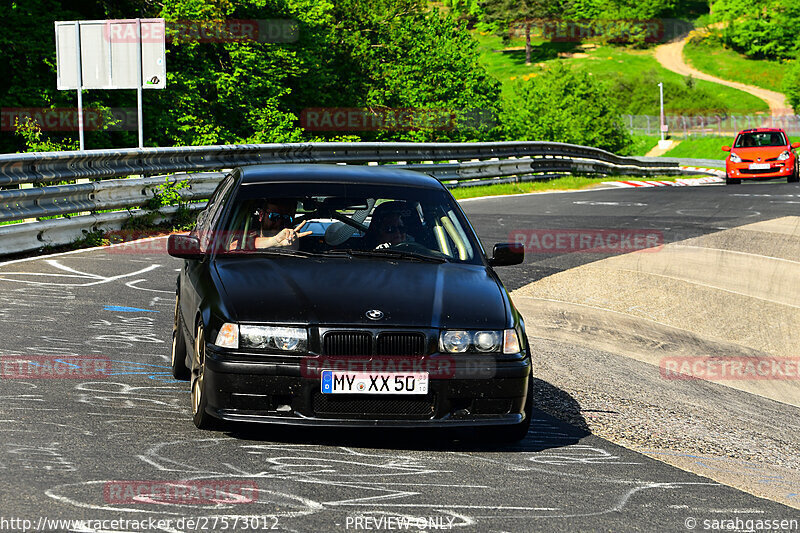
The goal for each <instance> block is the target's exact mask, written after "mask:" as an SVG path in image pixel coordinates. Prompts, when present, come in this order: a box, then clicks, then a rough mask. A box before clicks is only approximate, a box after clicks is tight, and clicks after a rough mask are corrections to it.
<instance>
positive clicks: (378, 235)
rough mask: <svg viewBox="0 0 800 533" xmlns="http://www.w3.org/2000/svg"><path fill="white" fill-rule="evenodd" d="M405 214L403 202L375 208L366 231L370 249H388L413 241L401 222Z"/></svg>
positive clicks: (387, 203) (405, 208)
mask: <svg viewBox="0 0 800 533" xmlns="http://www.w3.org/2000/svg"><path fill="white" fill-rule="evenodd" d="M407 213H408V206H407V205H406V203H405V202H399V201H395V202H386V203H383V204H381V205H379V206H378V207H376V208H375V211H373V212H372V221H371V222H370V224H369V231H368V233H369V238H370V239H371V243H372V244H371V245H372V247H377V248H388V247H390V246H395V245H397V244H401V243H404V242H409V241H413V240H414V239H412V238H411V237H410V236H409V235H408V234H407V233H406V232H407V231H408V228H407V227H406V225H405V222H404V220H403V219H404V215H405V214H407Z"/></svg>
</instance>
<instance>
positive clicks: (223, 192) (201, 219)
mask: <svg viewBox="0 0 800 533" xmlns="http://www.w3.org/2000/svg"><path fill="white" fill-rule="evenodd" d="M234 181H235V178H234V175H233V174H231V175H228V176H227V177H226V178H225V179H224V180H223V181H222V183H220V184H219V186H217V189H216V190H215V191H214V194H212V195H211V199H209V201H208V205H207V206H206V208H205V209H203V211H202V212H201V213H200V214H199V215H198V216H197V225H196V226H195V229H194V232H195V233H196V235H197V238H198V239H200V249H201V250H205V249H206V248H208V245H209V243H210V242H211V238H212V237H213V233H212V230H213V229H214V226H215V224H216V222H217V220H218V219H219V216H220V214H221V213H222V211H223V210H224V209H223V207H224V206H225V199H226V198H227V196H228V193H230V191H231V190H232V189H233V183H234Z"/></svg>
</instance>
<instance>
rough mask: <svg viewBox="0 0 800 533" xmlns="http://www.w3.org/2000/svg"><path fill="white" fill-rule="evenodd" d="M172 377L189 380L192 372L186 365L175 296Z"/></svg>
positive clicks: (184, 340)
mask: <svg viewBox="0 0 800 533" xmlns="http://www.w3.org/2000/svg"><path fill="white" fill-rule="evenodd" d="M171 363H172V377H174V378H175V379H179V380H181V381H189V378H190V377H191V375H192V373H191V371H190V370H189V369H188V368H187V367H186V338H185V337H184V336H183V322H182V321H181V314H180V303H179V302H178V296H177V295H176V296H175V320H174V322H173V323H172V357H171Z"/></svg>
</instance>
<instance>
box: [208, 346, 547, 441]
mask: <svg viewBox="0 0 800 533" xmlns="http://www.w3.org/2000/svg"><path fill="white" fill-rule="evenodd" d="M485 357H486V356H484V358H485ZM491 359H492V360H491V361H488V360H485V361H484V362H485V363H486V364H485V365H484V372H477V373H473V374H471V375H470V376H468V377H463V376H460V375H459V372H455V375H453V376H451V377H442V378H434V377H431V379H430V381H429V392H428V394H426V395H365V394H336V395H329V394H325V395H323V394H322V393H321V385H320V380H319V378H318V377H313V376H307V375H304V374H305V372H304V371H303V368H304V367H303V364H302V362H301V360H300V358H298V359H297V360H295V361H287V360H285V359H284V360H282V361H279V362H269V361H253V360H249V361H245V360H240V359H231V358H229V357H228V356H227V355H226V354H222V353H219V352H216V351H215V350H214V346H212V345H208V346H207V349H206V366H205V370H204V376H203V380H204V382H205V387H204V390H205V394H206V398H207V409H206V410H207V412H208V413H209V414H210V415H212V416H214V417H217V418H219V419H222V420H227V421H231V422H256V423H271V424H285V425H296V426H336V427H348V426H349V427H376V426H386V427H401V428H410V427H458V426H492V425H509V424H518V423H520V422H522V421H523V420H524V418H525V402H526V398H527V392H528V384H529V379H530V375H531V361H530V357H528V356H525V357H524V358H521V359H517V360H513V361H508V360H494V358H491Z"/></svg>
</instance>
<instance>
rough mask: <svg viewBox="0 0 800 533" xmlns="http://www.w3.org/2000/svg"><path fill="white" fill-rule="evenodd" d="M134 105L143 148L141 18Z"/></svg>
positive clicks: (137, 20)
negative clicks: (137, 115)
mask: <svg viewBox="0 0 800 533" xmlns="http://www.w3.org/2000/svg"><path fill="white" fill-rule="evenodd" d="M136 63H137V65H136V73H137V78H136V79H137V80H138V83H137V84H136V107H137V108H138V109H137V111H138V114H139V148H144V126H143V124H142V115H143V113H142V19H138V18H137V19H136Z"/></svg>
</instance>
